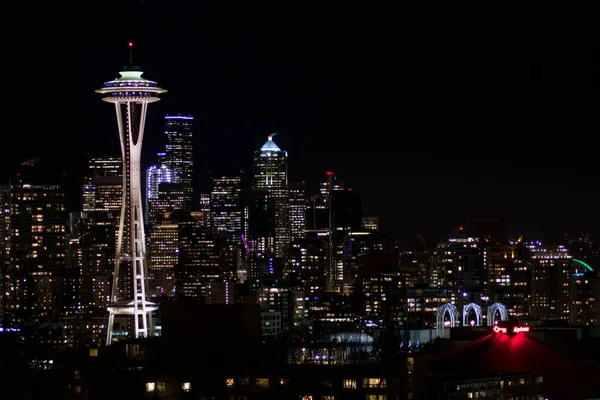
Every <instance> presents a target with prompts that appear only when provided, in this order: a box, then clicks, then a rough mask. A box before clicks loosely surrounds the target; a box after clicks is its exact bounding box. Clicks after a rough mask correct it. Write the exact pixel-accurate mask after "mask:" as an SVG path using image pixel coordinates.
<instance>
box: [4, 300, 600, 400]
mask: <svg viewBox="0 0 600 400" xmlns="http://www.w3.org/2000/svg"><path fill="white" fill-rule="evenodd" d="M162 329H163V332H162V337H160V338H151V339H138V340H134V341H129V342H117V343H114V344H113V345H111V346H109V347H103V348H100V349H79V350H77V349H72V350H70V351H67V352H63V353H61V354H60V355H55V356H53V357H52V360H50V359H47V360H45V361H38V362H36V363H31V359H32V357H31V356H32V355H33V354H37V355H36V359H38V360H44V357H43V356H42V355H43V352H42V351H41V349H39V348H31V347H28V346H26V345H25V344H24V343H22V341H19V340H18V338H19V336H21V337H22V335H20V334H14V335H6V334H3V335H0V338H1V339H3V342H2V348H1V349H0V387H1V388H2V392H1V393H0V399H2V400H4V399H45V400H46V399H81V400H96V399H103V400H104V399H111V400H116V399H127V400H136V399H190V400H191V399H194V400H197V399H206V400H209V399H210V400H217V399H219V400H221V399H223V400H251V399H296V400H332V399H338V400H339V399H344V400H345V399H361V400H396V399H403V400H404V399H406V400H408V399H413V400H416V399H424V400H428V399H470V398H473V399H497V400H508V399H528V400H539V399H551V400H554V399H571V400H581V399H594V398H600V384H598V382H600V381H599V380H598V378H599V377H600V368H599V367H596V366H593V365H592V364H590V363H586V362H584V361H582V360H581V358H579V359H574V358H572V357H570V356H567V355H565V354H564V353H563V352H559V351H557V350H554V349H552V348H551V347H549V346H546V345H545V344H542V343H540V342H539V341H538V340H537V339H533V337H535V336H536V334H539V332H537V333H536V332H529V333H525V332H521V333H517V334H510V333H503V332H499V333H495V332H494V331H493V328H487V327H480V328H477V329H473V330H471V331H470V333H469V334H470V335H472V337H471V338H469V339H468V340H460V339H465V338H466V337H467V336H466V335H463V337H462V338H460V339H454V340H451V339H444V340H438V341H437V342H436V343H434V344H431V345H427V346H424V347H421V348H414V349H411V351H406V349H402V348H400V346H399V343H401V341H397V340H396V339H395V338H394V335H384V334H382V336H380V337H379V338H378V340H376V341H375V342H378V345H377V346H374V350H373V351H372V352H370V353H369V354H363V355H362V356H360V357H351V356H350V353H346V357H339V358H336V357H337V356H331V354H337V355H339V351H340V349H341V350H342V351H345V350H344V348H343V346H344V345H343V344H342V343H329V344H325V345H324V344H322V343H317V342H316V341H315V342H312V343H311V341H310V340H304V341H303V340H302V339H299V340H298V339H297V338H296V339H295V340H292V339H291V338H288V339H287V340H285V341H279V342H270V343H265V342H264V341H263V339H261V337H260V309H259V308H258V306H257V305H254V304H234V305H206V304H199V303H197V302H171V303H168V304H166V305H164V306H163V308H162ZM506 329H507V331H508V329H509V328H506ZM474 333H477V334H476V335H475V334H474ZM464 343H467V344H464ZM453 346H457V347H454V348H453V349H451V350H447V349H448V348H451V347H453ZM317 347H319V349H317ZM323 349H325V352H321V353H319V352H318V351H317V350H319V351H321V350H323ZM440 349H445V350H443V351H441V352H440V351H439V350H440ZM590 350H591V348H590ZM308 354H310V356H309V357H305V356H304V355H308ZM323 354H325V356H323ZM589 354H591V353H590V352H588V355H589ZM25 360H28V361H25Z"/></svg>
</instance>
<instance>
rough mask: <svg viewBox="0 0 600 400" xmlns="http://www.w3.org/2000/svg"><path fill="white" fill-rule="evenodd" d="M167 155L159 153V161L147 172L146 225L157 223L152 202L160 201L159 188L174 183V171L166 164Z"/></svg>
mask: <svg viewBox="0 0 600 400" xmlns="http://www.w3.org/2000/svg"><path fill="white" fill-rule="evenodd" d="M165 157H166V154H165V153H158V161H157V163H156V164H154V165H151V166H149V167H148V169H147V170H146V223H147V224H149V225H150V226H152V224H154V223H156V215H152V216H151V215H150V209H151V208H153V207H152V205H151V204H152V202H153V201H155V200H157V199H158V187H159V185H160V184H161V183H171V182H173V171H172V169H171V168H169V166H168V165H167V164H166V160H165Z"/></svg>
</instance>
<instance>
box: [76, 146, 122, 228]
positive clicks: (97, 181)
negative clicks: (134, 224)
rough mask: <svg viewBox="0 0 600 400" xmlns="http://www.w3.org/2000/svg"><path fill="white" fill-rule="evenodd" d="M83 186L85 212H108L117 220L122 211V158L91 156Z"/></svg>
mask: <svg viewBox="0 0 600 400" xmlns="http://www.w3.org/2000/svg"><path fill="white" fill-rule="evenodd" d="M88 163H89V164H88V176H87V177H86V178H85V180H84V185H83V211H108V212H112V213H113V214H114V216H115V218H118V217H119V212H120V211H121V197H122V195H123V172H122V168H123V160H122V159H121V157H112V156H106V157H97V156H91V157H90V158H89V160H88Z"/></svg>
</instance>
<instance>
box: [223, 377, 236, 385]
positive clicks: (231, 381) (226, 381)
mask: <svg viewBox="0 0 600 400" xmlns="http://www.w3.org/2000/svg"><path fill="white" fill-rule="evenodd" d="M225 386H227V387H234V386H235V384H234V382H233V378H227V379H225Z"/></svg>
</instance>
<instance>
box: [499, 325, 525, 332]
mask: <svg viewBox="0 0 600 400" xmlns="http://www.w3.org/2000/svg"><path fill="white" fill-rule="evenodd" d="M507 331H508V330H507V328H502V327H500V326H498V325H495V326H494V332H496V333H500V332H502V333H507ZM520 332H529V327H528V326H515V327H513V329H512V333H520Z"/></svg>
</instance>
